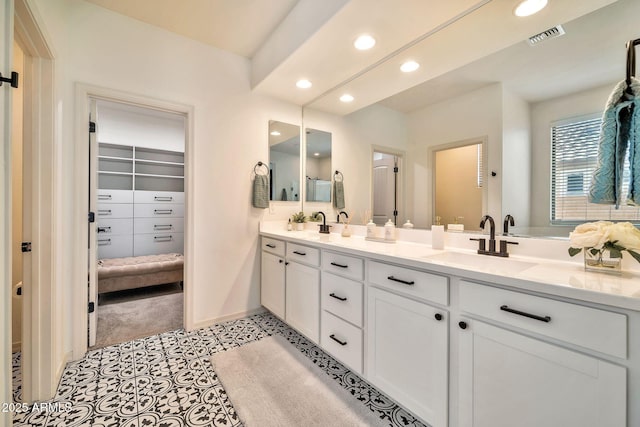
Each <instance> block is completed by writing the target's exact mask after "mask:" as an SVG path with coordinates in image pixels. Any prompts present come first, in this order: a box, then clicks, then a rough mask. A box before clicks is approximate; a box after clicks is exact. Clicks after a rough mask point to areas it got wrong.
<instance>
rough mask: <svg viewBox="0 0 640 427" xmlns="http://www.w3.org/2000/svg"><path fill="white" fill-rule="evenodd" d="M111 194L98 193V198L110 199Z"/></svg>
mask: <svg viewBox="0 0 640 427" xmlns="http://www.w3.org/2000/svg"><path fill="white" fill-rule="evenodd" d="M111 199H112V197H111V194H98V200H111Z"/></svg>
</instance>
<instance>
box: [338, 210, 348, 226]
mask: <svg viewBox="0 0 640 427" xmlns="http://www.w3.org/2000/svg"><path fill="white" fill-rule="evenodd" d="M340 215H344V217H345V218H347V219H348V218H349V215H347V213H346V212H345V211H340V213H339V214H338V218H337V219H336V222H337V223H338V224H340Z"/></svg>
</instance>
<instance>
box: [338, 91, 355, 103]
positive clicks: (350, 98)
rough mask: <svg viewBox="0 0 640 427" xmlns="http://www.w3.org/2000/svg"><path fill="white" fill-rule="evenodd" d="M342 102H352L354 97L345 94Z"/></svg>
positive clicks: (341, 99) (341, 98)
mask: <svg viewBox="0 0 640 427" xmlns="http://www.w3.org/2000/svg"><path fill="white" fill-rule="evenodd" d="M340 101H342V102H351V101H353V96H351V95H349V94H348V93H345V94H344V95H342V96H341V97H340Z"/></svg>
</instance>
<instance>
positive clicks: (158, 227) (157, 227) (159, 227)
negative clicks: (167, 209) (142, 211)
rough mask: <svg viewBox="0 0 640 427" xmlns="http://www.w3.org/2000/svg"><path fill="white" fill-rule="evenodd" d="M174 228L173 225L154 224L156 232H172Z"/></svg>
mask: <svg viewBox="0 0 640 427" xmlns="http://www.w3.org/2000/svg"><path fill="white" fill-rule="evenodd" d="M172 228H173V225H172V224H153V229H154V230H159V231H162V230H171V229H172Z"/></svg>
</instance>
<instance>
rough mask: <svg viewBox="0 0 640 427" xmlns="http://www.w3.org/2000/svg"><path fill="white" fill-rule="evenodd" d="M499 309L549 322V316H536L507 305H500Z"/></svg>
mask: <svg viewBox="0 0 640 427" xmlns="http://www.w3.org/2000/svg"><path fill="white" fill-rule="evenodd" d="M500 310H502V311H506V312H508V313H513V314H517V315H518V316H524V317H528V318H529V319H535V320H539V321H541V322H545V323H549V322H551V317H550V316H538V315H537V314H531V313H526V312H524V311H520V310H516V309H514V308H509V306H508V305H503V306H501V307H500Z"/></svg>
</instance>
